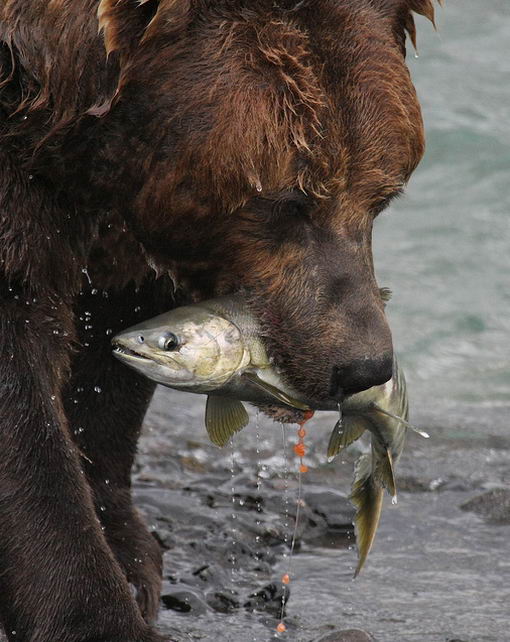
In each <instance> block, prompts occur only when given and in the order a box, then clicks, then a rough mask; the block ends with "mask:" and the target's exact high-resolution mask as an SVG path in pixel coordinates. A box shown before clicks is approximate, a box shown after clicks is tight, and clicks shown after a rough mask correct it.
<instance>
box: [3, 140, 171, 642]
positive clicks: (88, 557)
mask: <svg viewBox="0 0 510 642" xmlns="http://www.w3.org/2000/svg"><path fill="white" fill-rule="evenodd" d="M47 188H48V184H47V182H43V181H39V180H38V178H37V177H34V176H32V175H28V173H27V172H25V171H22V170H19V169H18V168H17V167H16V166H15V165H14V162H13V160H12V157H11V156H10V155H9V154H4V153H3V152H2V150H1V149H0V620H1V622H2V625H3V627H4V629H5V631H6V634H7V637H8V639H9V641H10V642H155V641H156V640H158V639H159V637H158V636H157V635H156V633H155V632H154V631H153V630H152V629H150V628H149V627H148V626H147V624H146V623H145V622H144V620H143V618H142V617H141V615H140V612H139V609H138V608H137V605H136V602H135V600H134V599H133V596H132V594H131V590H130V587H129V584H128V582H127V580H126V578H125V575H124V573H123V571H122V569H121V567H120V565H119V564H118V562H117V560H116V559H115V556H114V555H113V553H112V551H111V548H110V546H109V545H108V543H107V541H106V539H105V536H104V534H103V531H102V529H101V525H100V522H99V520H98V519H97V515H96V512H95V510H94V504H93V499H92V494H91V490H90V487H89V484H88V483H87V478H86V476H85V474H84V471H83V459H82V458H81V457H80V454H79V452H78V449H77V447H76V444H75V443H74V441H73V440H72V438H71V433H70V430H69V424H68V422H67V420H66V416H65V412H64V409H63V402H62V394H61V390H62V386H63V384H64V382H65V380H66V379H67V377H68V367H69V354H70V351H71V349H72V345H73V339H74V319H73V311H72V301H73V297H74V295H75V294H76V293H77V291H78V289H79V279H78V276H79V275H80V267H81V266H82V265H83V252H84V251H85V249H84V246H85V244H86V242H88V239H89V238H90V237H91V234H90V231H89V233H88V234H87V233H85V232H86V230H85V229H84V228H85V222H84V220H83V219H81V218H80V217H79V214H78V213H77V212H76V211H74V210H70V211H68V210H67V209H64V206H63V205H62V207H61V202H60V200H59V198H60V197H59V195H57V194H54V193H53V191H48V189H47ZM82 225H83V229H82V227H81V226H82Z"/></svg>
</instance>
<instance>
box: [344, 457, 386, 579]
mask: <svg viewBox="0 0 510 642" xmlns="http://www.w3.org/2000/svg"><path fill="white" fill-rule="evenodd" d="M350 500H351V501H352V503H353V504H354V506H355V507H356V509H357V510H356V516H355V518H354V526H355V530H356V543H357V545H358V566H357V567H356V571H355V572H354V577H357V576H358V575H359V572H360V571H361V569H362V568H363V565H364V564H365V561H366V559H367V557H368V554H369V553H370V549H371V548H372V544H373V543H374V539H375V534H376V532H377V527H378V526H379V520H380V518H381V510H382V502H383V489H382V487H381V486H380V485H379V484H377V482H376V480H375V479H374V476H373V475H372V457H371V455H362V456H361V457H360V458H359V459H358V461H357V463H356V468H355V471H354V481H353V484H352V493H351V496H350Z"/></svg>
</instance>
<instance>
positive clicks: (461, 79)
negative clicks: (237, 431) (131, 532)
mask: <svg viewBox="0 0 510 642" xmlns="http://www.w3.org/2000/svg"><path fill="white" fill-rule="evenodd" d="M437 22H438V31H437V32H434V31H433V29H432V28H431V26H430V24H429V23H428V22H427V21H425V20H424V19H418V30H419V57H417V58H415V57H413V53H412V51H410V53H409V59H410V60H409V64H410V66H411V68H412V73H413V76H414V80H415V84H416V86H417V89H418V93H419V95H420V99H421V102H422V105H423V112H424V118H425V124H426V129H427V140H428V149H427V153H426V157H425V159H424V161H423V162H422V164H421V165H420V167H419V168H418V170H417V171H416V173H415V175H414V177H413V179H412V181H411V183H410V185H409V188H408V190H407V192H406V195H405V196H404V197H403V198H401V199H399V200H398V202H396V203H395V204H393V205H392V207H391V208H390V210H389V211H388V212H387V213H385V214H384V215H382V216H381V217H380V219H379V220H378V222H377V223H376V229H375V254H376V268H377V273H378V279H379V282H380V284H381V285H384V286H388V287H390V288H391V289H392V290H393V292H394V296H393V299H392V301H391V303H390V304H389V306H388V314H389V317H390V322H391V325H392V328H393V333H394V340H395V346H396V349H397V351H398V353H399V354H400V357H401V363H402V364H403V366H404V369H405V371H406V375H407V379H408V382H409V389H410V395H411V412H412V416H413V420H414V422H415V423H417V424H419V425H420V426H422V427H423V428H426V429H427V430H428V431H429V432H430V434H431V439H430V440H428V441H425V440H421V439H420V438H419V437H416V436H414V435H413V436H411V438H410V439H409V443H408V446H407V449H406V452H405V454H404V457H403V458H402V461H401V462H400V465H399V475H398V477H399V483H400V488H401V493H400V497H399V503H398V505H397V506H391V503H390V502H387V504H386V506H385V511H384V513H383V517H382V522H381V526H380V530H379V533H378V536H377V539H376V542H375V545H374V548H373V551H372V552H371V554H370V557H369V560H368V563H367V565H366V568H365V569H364V571H363V573H362V574H361V576H360V577H359V578H358V579H357V580H356V581H352V580H351V577H352V572H353V568H354V566H355V563H356V556H355V551H354V550H353V549H352V539H350V540H349V539H348V538H347V536H346V534H345V527H342V523H343V522H346V523H348V522H349V520H350V517H349V508H348V504H347V507H346V502H345V500H343V503H342V501H341V500H342V497H341V494H343V495H344V496H346V495H347V494H348V492H349V484H350V477H351V474H352V466H353V461H354V457H355V454H352V453H351V454H348V455H347V456H346V457H345V458H344V460H342V461H336V462H333V463H327V462H326V457H325V448H326V443H327V438H328V434H329V432H330V430H331V428H332V426H333V423H334V420H335V417H334V415H332V414H331V413H322V414H321V415H320V416H317V417H316V418H314V420H313V421H312V422H310V429H309V433H310V436H309V437H308V438H307V439H308V443H309V446H310V448H311V452H310V457H309V460H308V463H309V464H310V473H309V474H308V475H306V476H305V480H304V486H305V493H309V495H308V496H307V497H308V498H307V506H308V508H307V509H306V511H308V512H306V511H305V513H306V515H305V517H304V518H303V524H302V527H303V531H302V538H301V541H300V544H301V546H300V549H299V551H298V552H297V554H296V555H295V557H294V562H293V564H294V566H293V573H292V582H291V597H290V600H289V603H288V605H287V619H286V623H287V626H288V631H287V633H286V634H282V635H281V636H280V638H279V639H287V640H290V641H292V642H310V641H312V640H313V641H315V640H319V639H320V638H321V637H322V636H324V635H326V634H328V633H330V632H332V631H340V630H342V629H352V628H361V629H364V630H366V631H369V632H370V633H371V634H373V635H374V636H375V639H376V640H377V641H378V642H454V641H455V642H509V641H510V563H509V561H508V555H509V552H510V495H509V494H506V495H505V490H504V489H505V488H506V489H508V486H509V483H510V425H509V424H510V421H509V417H510V347H509V335H510V282H509V274H510V189H509V182H510V179H509V177H510V125H509V121H510V55H509V54H510V51H509V48H510V2H509V0H448V2H447V6H446V7H445V8H444V9H443V10H439V12H438V20H437ZM203 409H204V399H203V398H201V397H196V398H195V397H192V396H186V395H183V394H179V393H175V392H172V391H169V390H164V389H160V390H159V391H158V393H157V394H156V397H155V400H154V402H153V405H152V408H151V411H150V413H149V415H148V417H147V420H146V430H145V436H144V438H143V439H142V442H141V451H140V457H139V465H138V473H137V477H136V492H137V496H138V501H139V505H140V507H141V509H142V510H143V511H144V512H145V514H146V515H147V517H148V519H149V521H150V522H151V526H152V527H153V529H154V530H155V531H156V532H157V533H158V537H160V539H161V540H162V541H165V542H166V548H167V549H168V551H167V552H166V553H165V562H166V567H165V589H164V591H163V595H164V604H165V605H166V607H165V608H163V610H162V612H161V616H160V620H159V625H160V627H161V630H162V631H164V632H166V633H167V634H168V635H171V636H172V637H173V638H174V639H176V640H179V641H184V640H195V639H198V640H206V641H216V640H218V641H220V640H221V641H226V642H230V641H232V642H234V641H242V642H244V641H254V642H255V641H257V640H258V641H259V642H266V641H267V640H271V639H274V636H275V633H274V631H275V626H276V624H277V622H278V613H277V611H278V609H277V608H275V606H274V602H275V600H272V599H271V597H270V596H269V597H268V596H267V594H266V596H265V598H266V599H264V600H262V601H261V604H260V605H259V606H260V608H259V610H253V609H252V608H251V607H250V604H251V602H250V599H248V597H247V596H249V594H250V592H252V593H253V592H257V590H259V589H261V587H262V588H263V587H267V585H268V584H270V583H271V582H275V583H276V586H278V584H279V583H278V580H279V578H280V576H281V574H282V573H283V572H284V571H285V570H286V568H287V566H286V565H287V560H286V558H285V557H284V555H285V553H286V552H287V551H288V547H286V546H285V545H284V543H283V539H284V538H285V533H287V537H288V530H289V528H290V527H291V526H292V522H293V520H292V514H293V513H292V510H293V508H292V507H293V506H294V505H295V492H296V486H295V475H294V474H291V475H290V476H289V479H288V481H287V482H286V483H285V481H284V479H283V477H284V469H285V466H286V463H285V461H284V459H283V457H282V452H283V449H282V442H281V433H280V428H279V427H278V426H276V425H275V424H271V423H270V422H269V421H265V420H259V421H258V425H256V423H257V422H256V421H255V418H254V419H253V421H252V424H251V425H250V426H249V427H248V428H246V429H245V431H244V432H243V433H242V434H241V435H239V436H238V437H237V438H236V442H235V445H234V451H233V452H231V451H230V450H229V449H228V448H227V449H226V452H223V451H219V450H218V449H216V448H214V447H213V446H211V445H210V444H209V443H208V441H207V439H206V437H205V434H204V428H203ZM289 433H290V434H291V435H293V429H289ZM257 434H258V435H259V436H258V437H257ZM290 441H291V442H292V441H295V436H292V437H291V438H290ZM232 456H233V458H234V459H233V461H234V463H233V464H232ZM287 465H288V466H290V468H291V470H292V471H294V470H295V469H296V462H295V461H294V460H293V459H292V458H290V460H289V461H288V462H287ZM231 469H232V470H233V473H232V472H231ZM257 475H258V477H257ZM257 480H258V481H259V482H260V483H259V488H257V487H256V483H257ZM286 486H288V491H287V497H288V503H287V504H285V501H284V496H285V492H286V491H285V487H286ZM232 489H233V490H232ZM498 493H500V494H498ZM337 495H338V497H337ZM332 497H333V500H334V501H333V502H331V498H332ZM480 497H481V499H480ZM325 498H326V499H325ZM328 498H329V500H328ZM335 498H337V499H338V503H337V504H336V503H335V502H336V499H335ZM466 502H471V503H468V504H467V505H466ZM261 506H262V508H261ZM286 506H287V509H288V508H289V506H290V507H291V509H290V513H291V517H290V519H289V520H287V521H288V522H289V523H290V525H291V526H290V527H285V525H284V522H285V510H286ZM336 506H338V509H337V508H336ZM247 507H250V509H248V508H247ZM257 507H258V508H257ZM461 507H462V508H461ZM466 508H468V509H469V508H471V509H473V510H466ZM340 511H344V513H345V515H346V516H345V515H344V514H343V513H342V515H339V514H337V512H340ZM321 520H322V521H321ZM261 534H262V535H261ZM261 540H263V544H264V546H263V547H262V548H261ZM350 544H351V546H349V545H350ZM243 546H244V548H243ZM232 551H235V554H234V555H233V556H232V555H231V553H232ZM232 557H234V560H233V561H232ZM202 567H207V570H206V571H204V570H201V569H202ZM204 573H208V574H209V575H208V577H203V574H204ZM197 577H200V578H201V579H200V581H199V580H197V579H196V578H197ZM179 591H180V593H179ZM176 592H177V593H176ZM266 593H267V591H266ZM176 595H177V597H175V596H176ZM218 595H220V596H221V597H218ZM229 595H230V596H231V601H230V602H229V598H228V596H229ZM165 596H166V597H165ZM183 596H184V597H183ZM215 596H216V597H215ZM275 599H276V602H277V601H278V598H275ZM218 600H219V601H220V603H221V604H220V606H218V604H219V602H218ZM186 605H188V606H189V608H188V606H186ZM271 609H272V610H271ZM338 639H343V638H338Z"/></svg>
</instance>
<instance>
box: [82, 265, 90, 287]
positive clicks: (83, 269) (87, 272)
mask: <svg viewBox="0 0 510 642" xmlns="http://www.w3.org/2000/svg"><path fill="white" fill-rule="evenodd" d="M81 271H82V274H84V275H85V276H86V277H87V281H88V282H89V285H92V279H91V278H90V274H89V271H88V269H87V268H86V267H84V268H82V269H81Z"/></svg>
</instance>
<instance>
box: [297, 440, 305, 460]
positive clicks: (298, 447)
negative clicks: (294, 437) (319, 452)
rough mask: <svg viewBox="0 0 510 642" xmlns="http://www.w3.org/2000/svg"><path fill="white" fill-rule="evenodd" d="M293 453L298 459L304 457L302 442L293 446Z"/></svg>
mask: <svg viewBox="0 0 510 642" xmlns="http://www.w3.org/2000/svg"><path fill="white" fill-rule="evenodd" d="M294 452H295V453H296V455H297V456H298V457H304V456H305V452H306V450H305V445H304V444H303V443H302V442H299V443H298V444H296V445H295V446H294Z"/></svg>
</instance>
